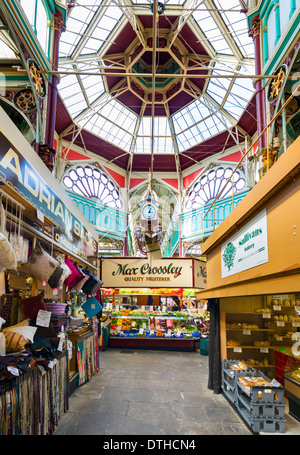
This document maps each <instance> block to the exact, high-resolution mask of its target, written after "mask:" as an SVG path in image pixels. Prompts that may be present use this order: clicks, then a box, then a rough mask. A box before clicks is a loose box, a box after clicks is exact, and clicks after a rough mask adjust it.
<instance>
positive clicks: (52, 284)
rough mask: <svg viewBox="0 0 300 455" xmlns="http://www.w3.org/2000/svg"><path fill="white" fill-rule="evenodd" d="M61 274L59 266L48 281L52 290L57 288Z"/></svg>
mask: <svg viewBox="0 0 300 455" xmlns="http://www.w3.org/2000/svg"><path fill="white" fill-rule="evenodd" d="M62 274H63V268H62V267H61V266H60V265H59V266H58V267H57V268H56V269H55V270H54V272H53V273H52V275H51V276H50V278H49V280H48V284H49V286H50V287H51V288H52V289H54V288H57V287H58V283H59V280H60V278H61V276H62Z"/></svg>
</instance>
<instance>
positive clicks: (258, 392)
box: [222, 359, 286, 434]
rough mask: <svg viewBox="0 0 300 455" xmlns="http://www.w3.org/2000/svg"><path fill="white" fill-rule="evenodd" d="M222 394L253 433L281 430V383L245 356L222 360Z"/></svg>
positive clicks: (282, 410)
mask: <svg viewBox="0 0 300 455" xmlns="http://www.w3.org/2000/svg"><path fill="white" fill-rule="evenodd" d="M222 389H223V394H224V395H225V396H226V398H227V399H228V400H229V401H230V402H231V404H232V405H233V406H234V407H235V409H236V410H237V412H238V413H239V415H240V416H241V417H242V418H243V420H244V421H245V423H246V424H247V425H248V427H249V428H250V429H251V430H252V431H253V433H255V434H256V433H257V434H258V433H262V432H264V433H284V432H285V426H286V418H285V402H284V393H285V391H284V387H283V386H282V385H281V384H280V383H279V382H277V381H276V380H275V379H272V380H271V379H269V378H268V377H267V376H265V375H264V374H263V373H262V372H261V371H260V370H257V369H255V368H253V367H252V366H251V365H248V364H247V362H245V361H244V360H239V361H237V360H227V359H226V360H223V361H222Z"/></svg>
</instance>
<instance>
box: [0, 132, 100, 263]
mask: <svg viewBox="0 0 300 455" xmlns="http://www.w3.org/2000/svg"><path fill="white" fill-rule="evenodd" d="M22 139H23V138H22ZM24 141H25V139H24ZM25 142H26V147H28V146H29V144H28V143H27V141H25ZM24 148H25V147H24ZM30 152H31V149H30ZM25 156H26V155H25V150H24V154H23V152H22V151H21V147H20V148H19V147H18V148H17V147H16V146H15V145H14V144H13V143H12V142H11V141H10V140H9V139H8V138H7V137H6V135H5V134H3V132H1V131H0V180H2V181H3V182H5V183H6V184H7V185H9V186H10V187H11V188H13V189H14V190H15V191H16V192H17V193H18V194H20V196H22V197H23V198H24V199H26V200H27V201H28V202H29V203H30V204H31V205H33V206H34V207H35V208H36V209H37V212H38V213H39V214H43V215H45V216H47V217H48V218H49V219H50V220H52V221H53V223H54V224H55V226H54V231H53V233H49V232H45V234H47V235H49V236H52V238H53V240H54V241H55V242H56V243H58V244H59V245H61V246H62V247H63V248H64V250H65V251H66V252H68V253H70V254H76V255H78V256H80V257H82V258H83V259H85V260H87V261H88V262H90V263H91V264H92V265H96V257H97V240H96V237H95V238H94V237H93V236H92V235H91V234H90V232H89V231H88V230H87V229H86V227H85V226H84V225H83V222H82V221H81V220H80V219H79V218H78V217H77V216H76V214H74V213H73V212H75V210H74V208H73V209H72V208H71V206H72V204H73V201H71V200H70V199H69V198H68V200H67V201H66V200H62V199H61V198H60V197H59V196H58V194H57V193H56V191H55V190H56V189H57V190H58V193H62V191H61V189H60V188H58V187H59V184H58V182H57V181H56V180H55V178H54V177H53V176H52V175H51V174H49V177H48V178H49V181H46V180H45V179H44V178H43V177H42V176H41V171H40V172H39V171H38V170H37V168H35V167H34V166H33V165H32V164H31V163H34V160H35V159H36V158H35V156H33V159H32V161H30V162H29V161H28V160H27V159H26V157H25ZM39 164H40V163H37V165H39ZM45 170H46V171H47V172H48V170H47V169H45ZM62 197H64V196H62Z"/></svg>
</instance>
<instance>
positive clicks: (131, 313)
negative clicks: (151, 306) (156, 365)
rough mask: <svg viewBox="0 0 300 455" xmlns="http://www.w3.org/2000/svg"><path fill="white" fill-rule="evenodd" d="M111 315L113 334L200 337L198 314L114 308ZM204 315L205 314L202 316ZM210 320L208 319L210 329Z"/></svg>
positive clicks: (111, 331)
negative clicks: (197, 322) (119, 309)
mask: <svg viewBox="0 0 300 455" xmlns="http://www.w3.org/2000/svg"><path fill="white" fill-rule="evenodd" d="M109 317H110V318H111V323H110V335H111V336H138V337H161V338H162V337H168V338H170V337H176V338H178V337H186V338H188V337H194V338H199V337H200V333H199V330H198V328H197V324H196V322H195V320H196V321H197V315H194V314H193V315H191V314H189V313H187V312H183V311H182V312H181V311H176V312H175V311H174V312H170V311H169V312H162V311H152V312H149V311H145V310H124V309H123V310H121V311H117V310H113V311H112V312H111V313H110V314H109ZM202 317H203V316H202ZM208 326H209V321H208V319H207V320H206V327H207V330H208Z"/></svg>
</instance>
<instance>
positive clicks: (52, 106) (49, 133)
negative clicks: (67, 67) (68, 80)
mask: <svg viewBox="0 0 300 455" xmlns="http://www.w3.org/2000/svg"><path fill="white" fill-rule="evenodd" d="M64 30H65V24H64V22H63V20H62V14H61V12H60V11H58V10H56V14H55V16H54V38H53V54H52V70H53V71H57V70H58V56H59V40H60V35H61V33H62V32H63V31H64ZM57 85H58V77H57V76H55V75H52V80H51V83H50V84H49V89H48V90H49V93H48V106H47V123H46V135H45V144H46V146H48V147H49V148H50V149H53V148H54V133H55V120H56V107H57Z"/></svg>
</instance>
